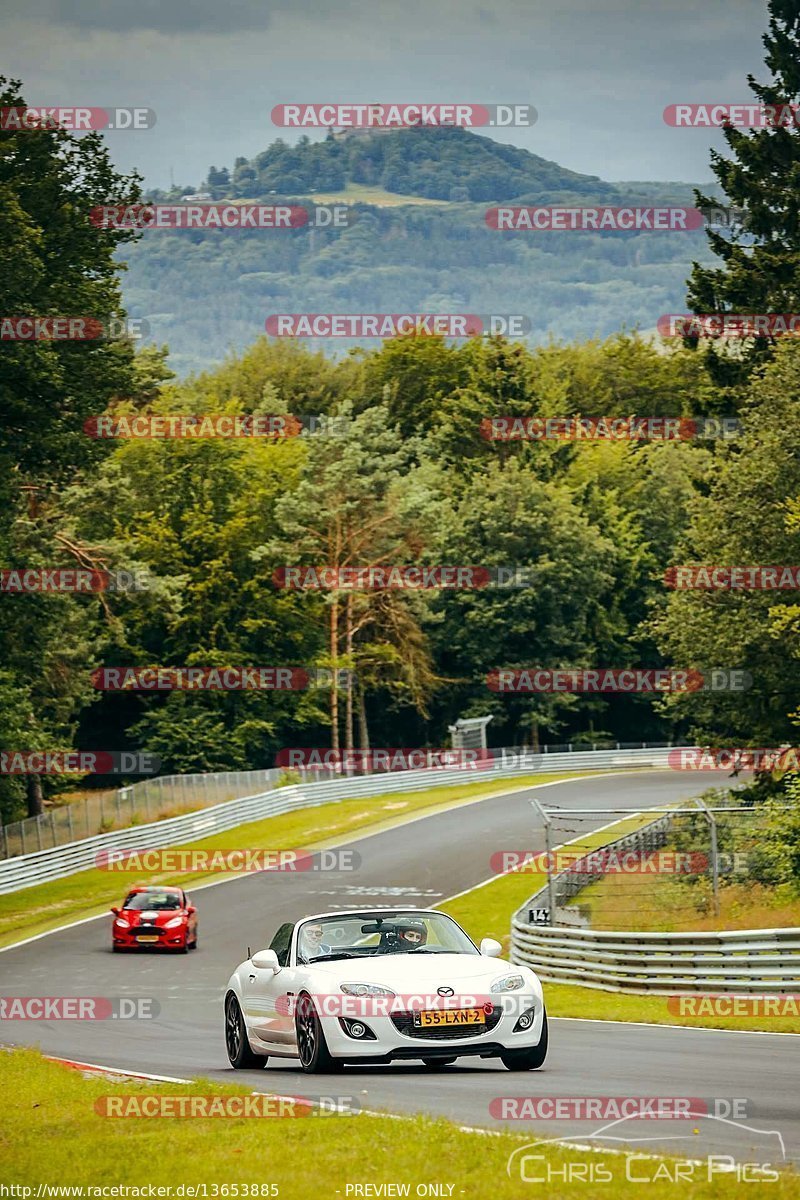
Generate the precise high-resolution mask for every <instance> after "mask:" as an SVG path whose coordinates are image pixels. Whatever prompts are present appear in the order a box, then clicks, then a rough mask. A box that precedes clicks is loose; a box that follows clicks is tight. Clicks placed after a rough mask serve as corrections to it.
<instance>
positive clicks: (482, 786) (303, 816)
mask: <svg viewBox="0 0 800 1200" xmlns="http://www.w3.org/2000/svg"><path fill="white" fill-rule="evenodd" d="M599 773H600V772H598V774H599ZM586 774H587V773H586V772H571V773H570V772H561V773H559V774H553V775H545V774H535V775H519V776H515V777H514V778H513V779H510V778H508V777H507V778H505V779H503V780H499V779H498V780H496V781H492V782H491V783H487V782H485V781H483V782H476V783H463V784H462V783H458V784H448V785H446V786H444V787H434V788H427V789H426V790H424V791H419V792H391V793H386V794H384V795H381V796H370V797H365V798H359V799H353V800H336V801H332V802H331V803H330V804H324V805H320V806H319V808H305V809H298V810H296V811H295V812H291V813H283V814H281V815H279V816H275V817H266V818H264V819H263V820H261V821H253V822H251V823H250V824H247V825H239V826H237V828H236V829H229V830H228V831H227V832H225V833H219V834H215V835H214V836H213V837H208V838H203V839H202V840H200V841H196V842H191V843H186V845H187V846H188V845H191V846H192V847H193V848H195V849H205V850H239V849H254V848H262V849H276V850H291V849H301V848H306V849H311V848H314V849H322V848H324V847H325V846H327V845H329V844H331V843H332V842H333V841H344V840H346V839H348V838H349V837H350V836H352V835H353V834H356V833H366V832H370V833H373V832H377V831H379V830H382V829H389V828H391V827H392V826H394V825H399V824H402V823H403V822H404V821H405V820H408V819H409V818H410V817H415V816H419V815H422V814H426V813H433V812H435V811H437V810H440V809H446V808H452V807H456V806H457V805H458V804H460V803H468V802H469V801H470V800H476V799H478V798H480V797H484V796H493V795H497V793H499V792H507V791H510V790H513V789H516V788H526V787H532V786H534V785H535V784H537V783H550V782H553V781H556V780H559V779H573V778H584V777H585V776H586ZM179 848H180V847H175V849H179ZM183 848H185V847H183ZM222 878H225V876H224V875H223V874H221V873H219V872H217V873H214V874H210V873H209V872H207V871H206V872H194V873H187V874H184V875H181V876H180V877H179V878H178V877H176V876H175V875H170V874H165V873H164V874H160V875H159V874H153V875H149V876H148V878H147V882H148V883H178V882H180V883H182V884H183V885H184V886H185V887H186V888H187V889H188V887H189V886H190V885H191V884H196V883H200V882H206V881H209V880H211V879H222ZM139 882H142V881H141V879H139V878H138V877H137V876H136V875H135V874H131V873H129V872H121V871H114V872H110V871H106V870H99V869H96V868H92V869H90V870H88V871H79V872H77V873H76V874H75V875H68V876H66V878H64V879H56V880H53V881H52V882H50V883H43V884H37V885H36V886H35V887H31V888H24V889H23V890H22V891H19V892H9V893H8V894H6V895H2V896H0V946H7V945H8V944H9V943H11V942H15V941H18V940H19V939H21V938H23V937H32V936H34V935H35V934H37V933H45V932H47V931H48V930H50V929H56V928H58V926H59V925H63V924H65V923H67V922H68V921H74V920H79V919H80V918H81V917H90V916H93V915H94V914H95V913H98V912H103V911H104V910H107V909H108V907H109V906H110V905H111V904H116V903H118V902H119V901H120V899H121V898H122V896H123V895H124V893H125V889H126V887H128V886H130V885H131V884H133V883H139Z"/></svg>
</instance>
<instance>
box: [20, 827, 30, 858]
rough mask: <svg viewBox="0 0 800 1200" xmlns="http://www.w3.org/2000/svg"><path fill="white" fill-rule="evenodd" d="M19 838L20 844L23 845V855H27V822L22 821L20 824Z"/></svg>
mask: <svg viewBox="0 0 800 1200" xmlns="http://www.w3.org/2000/svg"><path fill="white" fill-rule="evenodd" d="M19 837H20V842H21V843H22V853H23V854H27V853H28V851H27V850H26V848H25V822H24V821H20V823H19Z"/></svg>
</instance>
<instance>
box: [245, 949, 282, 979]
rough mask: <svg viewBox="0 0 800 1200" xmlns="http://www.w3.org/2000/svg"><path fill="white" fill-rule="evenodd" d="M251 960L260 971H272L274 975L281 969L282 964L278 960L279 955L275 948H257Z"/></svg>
mask: <svg viewBox="0 0 800 1200" xmlns="http://www.w3.org/2000/svg"><path fill="white" fill-rule="evenodd" d="M250 962H251V963H252V964H253V966H254V967H257V968H258V970H259V971H272V973H273V975H277V974H278V971H280V969H281V964H280V963H279V962H278V956H277V954H276V953H275V951H274V950H257V951H256V953H255V954H254V955H253V957H252V958H251V959H250Z"/></svg>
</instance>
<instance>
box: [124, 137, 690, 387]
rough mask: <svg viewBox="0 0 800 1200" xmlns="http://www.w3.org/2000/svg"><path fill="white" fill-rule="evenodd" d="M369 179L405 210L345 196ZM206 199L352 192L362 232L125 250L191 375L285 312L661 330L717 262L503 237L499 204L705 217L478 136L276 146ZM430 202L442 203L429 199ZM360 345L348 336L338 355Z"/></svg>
mask: <svg viewBox="0 0 800 1200" xmlns="http://www.w3.org/2000/svg"><path fill="white" fill-rule="evenodd" d="M387 164H389V165H390V169H389V170H388V173H387ZM354 183H355V184H361V185H362V186H369V187H373V188H378V189H381V190H383V191H385V192H393V193H395V194H397V195H398V196H399V195H402V196H407V197H408V203H407V204H403V205H400V206H399V207H392V206H384V205H380V204H378V203H370V196H369V194H367V195H364V194H362V193H360V192H357V191H356V192H352V193H351V192H348V191H347V190H346V189H347V188H348V186H349V185H351V184H354ZM185 190H186V189H185V188H176V189H175V190H174V192H173V193H171V194H170V197H169V198H170V199H176V198H179V197H180V196H181V195H182V194H183V192H184V191H185ZM191 190H192V191H194V190H195V189H194V188H192V189H191ZM200 190H201V191H202V192H203V193H204V194H208V195H210V196H212V197H214V198H215V199H217V200H219V199H237V200H241V199H258V200H262V201H265V202H268V203H276V202H278V201H281V200H286V201H288V200H293V201H295V202H300V201H302V202H304V203H309V202H313V201H314V194H313V193H315V192H321V193H323V194H328V195H334V196H338V195H341V196H342V197H343V198H344V199H345V200H346V201H347V203H349V204H351V205H352V206H353V211H354V215H355V219H354V221H353V223H352V224H351V225H350V226H349V227H347V228H344V229H333V230H330V229H316V230H313V231H312V230H310V229H308V228H301V229H298V230H295V231H292V232H289V233H285V232H283V231H278V232H266V233H265V232H263V231H252V230H243V231H237V232H236V233H235V234H233V235H226V234H224V233H220V232H218V231H216V230H212V231H199V232H198V231H185V230H177V231H169V230H163V231H162V230H159V231H157V232H153V233H150V234H148V235H147V236H146V237H143V238H142V239H141V241H140V242H139V243H138V244H136V245H135V246H132V247H130V248H128V249H126V253H125V258H126V262H127V268H128V269H127V274H126V277H125V281H124V284H125V300H126V305H127V307H128V310H129V312H131V314H132V315H134V316H136V317H142V318H145V319H146V320H147V322H148V325H149V327H150V332H151V340H152V343H153V344H161V343H163V342H167V343H168V344H169V347H170V352H171V358H170V362H171V364H172V366H173V367H174V369H175V370H176V371H177V372H178V374H179V375H181V376H184V375H186V374H187V373H188V372H189V371H196V370H205V369H208V368H209V367H211V366H214V365H218V364H219V363H220V362H221V361H222V359H223V357H224V354H225V352H226V351H228V350H235V351H242V350H244V349H246V348H247V347H248V346H249V345H250V344H251V343H252V342H253V340H254V339H255V338H256V337H257V336H258V334H259V332H263V329H264V321H265V318H266V317H267V316H268V315H270V314H271V313H275V312H397V311H413V312H445V311H455V312H469V313H521V314H524V315H525V316H527V317H528V318H529V319H530V325H531V332H530V335H529V337H528V343H529V344H531V345H536V344H543V343H546V342H547V341H548V340H549V339H550V338H551V337H556V338H558V339H563V340H573V339H576V338H586V337H597V336H600V337H603V336H608V335H610V334H612V333H614V332H616V331H617V330H620V329H623V328H626V329H633V328H637V327H638V328H640V329H645V330H647V329H653V328H654V327H655V325H656V321H657V320H658V317H659V316H660V315H661V314H662V313H667V312H675V311H682V310H683V307H684V302H685V279H686V273H687V271H688V269H689V265H690V263H691V261H692V259H693V258H701V259H704V260H707V261H708V262H709V263H710V261H711V257H710V254H709V252H708V250H707V246H706V240H705V238H704V236H703V233H702V232H701V231H695V232H688V233H658V234H657V235H655V236H653V234H648V233H640V234H635V233H631V234H628V233H618V234H611V235H608V234H593V233H588V232H583V233H580V234H579V235H576V234H572V233H547V234H544V235H542V234H539V235H534V236H531V235H529V234H524V233H523V234H514V233H498V232H496V231H494V230H491V229H488V228H487V226H486V222H485V219H484V218H485V212H486V208H487V206H488V205H490V204H496V203H500V202H503V201H508V200H511V199H514V201H515V203H519V204H586V203H600V204H612V205H613V204H628V203H641V204H676V205H681V204H683V205H691V204H692V203H693V191H692V187H691V185H690V184H685V183H684V184H678V183H661V184H647V183H631V184H610V183H606V182H604V181H603V180H600V179H597V178H596V177H595V176H590V175H578V174H576V173H575V172H574V171H568V170H567V169H566V168H564V167H561V166H559V165H558V164H557V163H553V162H549V161H547V160H546V159H543V158H540V157H539V156H537V155H535V154H531V153H529V152H528V151H527V150H520V149H517V148H516V147H514V146H507V145H503V144H501V143H498V142H494V141H492V140H490V139H489V138H487V137H482V136H479V135H477V134H475V133H471V132H469V131H468V130H465V129H455V128H453V129H447V128H443V129H420V130H406V131H403V130H398V131H394V132H392V133H389V134H381V135H377V136H367V137H354V138H352V139H345V140H344V141H334V140H332V139H331V140H325V141H322V142H315V143H312V142H310V141H309V140H308V138H305V137H304V138H301V139H300V142H299V143H298V144H297V145H296V146H289V145H287V144H286V143H284V142H283V141H282V140H281V139H278V140H277V141H275V142H274V143H273V144H272V146H270V147H269V149H267V150H265V151H264V152H263V154H260V155H257V156H256V158H255V159H253V160H252V162H249V161H247V160H245V159H243V158H240V159H237V160H236V165H235V166H234V168H233V170H232V172H230V171H229V170H228V169H227V168H216V167H212V168H211V170H210V171H209V175H208V178H207V180H206V181H205V182H204V183H202V184H201V185H200ZM149 195H150V196H151V197H152V198H155V199H166V198H167V197H166V196H165V195H164V194H163V193H159V192H151V193H149ZM419 197H428V198H434V199H437V200H439V201H441V203H439V204H436V205H427V206H426V205H422V204H419V203H415V200H416V199H417V198H419ZM447 201H451V203H446V202H447ZM354 344H356V342H355V341H354V340H351V341H350V342H347V341H343V340H342V341H338V342H337V343H336V349H337V351H340V350H341V349H342V348H345V349H346V348H348V347H349V346H351V345H354ZM315 348H319V347H315Z"/></svg>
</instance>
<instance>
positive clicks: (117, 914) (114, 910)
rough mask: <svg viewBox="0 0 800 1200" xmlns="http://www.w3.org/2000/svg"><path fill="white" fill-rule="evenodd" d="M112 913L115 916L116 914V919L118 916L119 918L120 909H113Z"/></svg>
mask: <svg viewBox="0 0 800 1200" xmlns="http://www.w3.org/2000/svg"><path fill="white" fill-rule="evenodd" d="M111 911H112V912H113V914H114V916H115V917H118V916H119V909H118V908H112V909H111Z"/></svg>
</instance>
